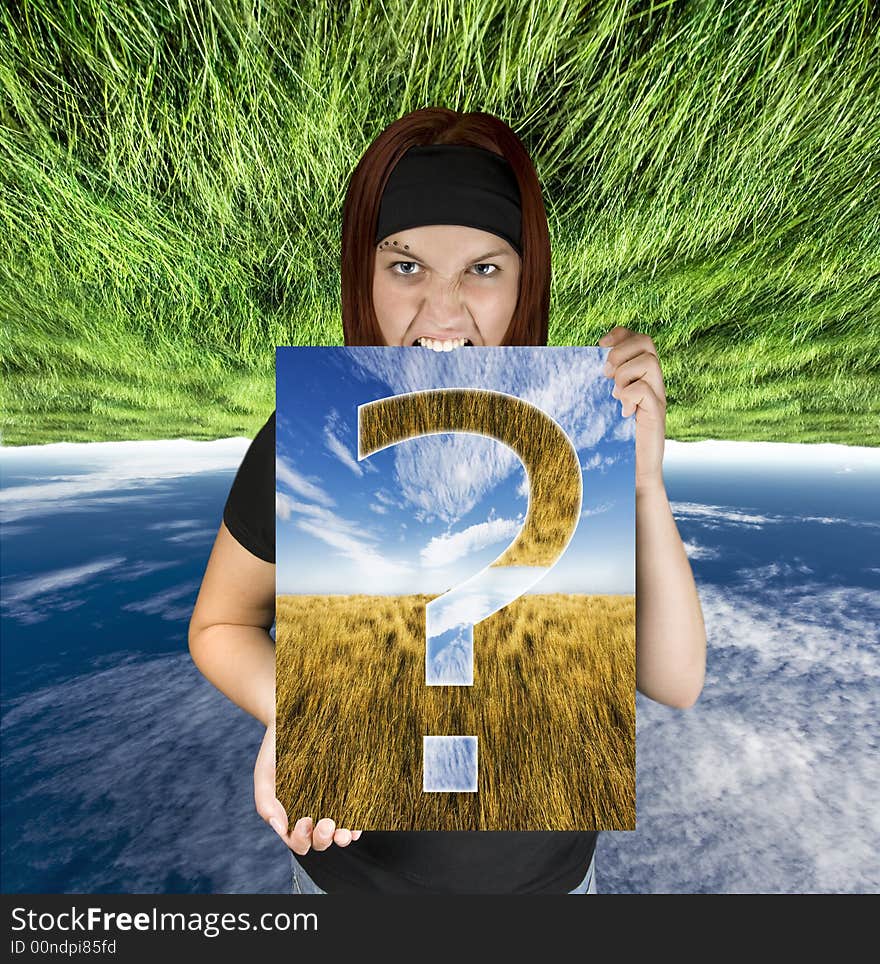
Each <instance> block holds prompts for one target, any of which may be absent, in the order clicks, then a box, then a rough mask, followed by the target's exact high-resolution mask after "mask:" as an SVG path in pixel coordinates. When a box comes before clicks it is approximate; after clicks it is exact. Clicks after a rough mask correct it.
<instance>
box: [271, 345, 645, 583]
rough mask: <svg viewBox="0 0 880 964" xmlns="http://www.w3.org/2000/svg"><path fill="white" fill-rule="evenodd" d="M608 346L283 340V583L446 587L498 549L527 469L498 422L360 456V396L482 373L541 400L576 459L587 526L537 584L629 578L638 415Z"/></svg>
mask: <svg viewBox="0 0 880 964" xmlns="http://www.w3.org/2000/svg"><path fill="white" fill-rule="evenodd" d="M607 354H608V349H604V348H595V347H570V348H551V347H544V346H541V347H535V348H530V347H522V346H515V347H513V346H512V347H489V348H465V349H459V350H457V351H452V352H433V351H429V350H427V349H423V348H411V347H351V348H338V347H335V348H334V347H326V348H315V347H308V348H307V347H298V346H289V347H287V346H285V347H281V346H279V348H278V349H277V355H276V373H277V386H276V411H277V414H276V440H277V459H276V564H277V569H276V573H277V588H278V592H280V593H346V594H347V593H359V592H363V593H378V594H389V595H398V594H405V593H417V592H423V593H439V592H444V591H446V590H447V589H449V588H450V587H452V586H454V585H457V584H459V583H461V582H463V581H464V580H466V579H468V578H469V577H471V576H473V575H474V574H475V573H477V572H479V571H480V570H481V569H483V568H484V567H486V566H487V565H489V564H490V563H491V562H492V561H493V560H494V559H496V558H497V557H498V556H499V555H500V554H501V553H502V552H503V551H504V549H505V547H506V546H508V545H509V544H510V543H511V542H512V541H513V539H514V537H515V535H516V533H517V532H518V531H519V529H520V528H521V527H522V524H523V521H524V519H525V514H526V511H527V508H528V492H527V488H526V486H527V480H526V474H525V470H524V468H523V466H522V463H521V462H520V460H519V458H518V457H517V455H516V454H515V453H514V452H513V451H512V450H511V449H509V448H508V447H507V446H506V445H504V444H503V443H501V442H498V441H497V440H495V439H493V438H489V437H487V436H480V435H475V434H470V433H462V432H455V433H438V434H434V435H428V436H423V437H419V438H413V439H409V440H407V441H405V442H401V443H398V444H397V445H394V446H390V447H389V448H387V449H384V450H382V451H380V452H376V453H374V454H373V455H371V456H368V457H367V458H364V459H362V460H360V461H358V458H357V451H358V446H357V409H358V406H359V405H362V404H364V403H366V402H370V401H374V400H376V399H379V398H385V397H388V396H390V395H397V394H401V393H404V392H413V391H423V390H426V389H431V388H454V387H455V388H484V389H490V390H493V391H500V392H506V393H508V394H511V395H516V396H517V397H519V398H522V399H524V400H525V401H528V402H531V403H532V404H533V405H536V406H538V407H539V408H540V409H542V410H543V411H544V412H546V413H547V414H548V415H550V416H551V417H552V418H554V419H555V420H556V421H557V422H558V423H559V425H560V426H561V427H562V428H563V430H564V431H565V432H566V434H567V435H568V436H569V438H570V439H571V441H572V444H573V445H574V447H575V449H576V450H577V453H578V458H579V461H580V464H581V468H582V472H583V506H582V513H581V518H580V520H579V523H578V527H577V529H576V530H575V533H574V535H573V536H572V539H571V541H570V543H569V545H568V547H567V548H566V550H565V552H564V553H563V554H562V556H561V557H560V559H559V560H558V561H557V563H556V565H555V566H554V567H553V568H552V569H551V570H550V571H549V573H548V574H547V575H545V576H544V577H543V578H541V579H540V581H539V582H537V583H536V584H535V585H534V586H532V587H531V589H530V590H529V591H531V592H582V593H627V594H630V593H633V592H634V591H635V493H634V475H635V439H634V430H635V419H634V417H632V416H630V417H628V418H623V417H622V416H621V414H620V403H619V402H618V401H617V400H616V399H614V398H613V397H612V395H611V389H612V387H613V382H612V381H611V380H610V379H608V378H606V377H605V376H604V375H603V374H602V366H603V364H604V360H605V357H606V356H607Z"/></svg>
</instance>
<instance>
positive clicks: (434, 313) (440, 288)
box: [422, 277, 465, 327]
mask: <svg viewBox="0 0 880 964" xmlns="http://www.w3.org/2000/svg"><path fill="white" fill-rule="evenodd" d="M422 314H423V317H424V318H425V320H429V321H433V322H436V323H438V324H439V325H444V326H447V327H452V326H453V325H455V324H456V323H458V322H459V321H461V320H462V319H463V318H464V316H465V306H464V297H463V294H462V291H461V285H460V284H459V283H458V282H457V281H455V280H450V279H448V278H441V277H437V278H435V279H433V281H432V283H431V285H430V286H429V288H428V291H427V292H426V294H425V301H424V304H423V305H422Z"/></svg>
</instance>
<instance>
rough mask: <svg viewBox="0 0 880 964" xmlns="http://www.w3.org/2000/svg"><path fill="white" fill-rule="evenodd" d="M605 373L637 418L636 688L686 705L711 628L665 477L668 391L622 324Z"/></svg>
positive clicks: (694, 693)
mask: <svg viewBox="0 0 880 964" xmlns="http://www.w3.org/2000/svg"><path fill="white" fill-rule="evenodd" d="M599 344H600V345H602V346H608V345H612V346H613V347H612V348H611V351H609V353H608V358H607V364H606V367H605V375H606V376H608V377H613V378H614V383H615V384H614V389H613V391H612V393H611V394H612V395H613V396H614V397H615V398H617V399H620V402H621V414H622V415H624V416H629V415H632V414H633V412H635V421H636V471H635V480H636V687H637V688H638V690H639V691H640V692H641V693H644V695H645V696H647V697H649V698H650V699H652V700H656V701H657V702H658V703H665V704H666V705H667V706H676V707H678V708H679V709H687V708H688V707H690V706H693V704H694V703H695V702H696V701H697V698H698V697H699V695H700V692H701V691H702V689H703V681H704V678H705V672H706V627H705V625H704V622H703V612H702V609H701V607H700V599H699V596H698V595H697V587H696V584H695V583H694V576H693V573H692V571H691V566H690V562H689V560H688V557H687V553H686V552H685V551H684V545H683V544H682V541H681V536H680V535H679V534H678V529H677V528H676V525H675V519H673V517H672V509H671V508H670V506H669V499H668V498H667V496H666V486H665V483H664V481H663V444H664V440H665V436H666V391H665V389H664V386H663V375H662V373H661V371H660V362H659V360H658V358H657V350H656V348H655V347H654V343H653V342H652V341H651V339H650V338H649V337H648V336H647V335H641V334H637V333H634V332H631V331H630V330H629V329H627V328H623V327H616V328H614V329H612V330H611V331H610V332H608V334H606V335H603V337H602V338H600V339H599Z"/></svg>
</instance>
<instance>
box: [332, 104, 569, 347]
mask: <svg viewBox="0 0 880 964" xmlns="http://www.w3.org/2000/svg"><path fill="white" fill-rule="evenodd" d="M427 144H467V145H470V146H472V147H482V148H485V149H486V150H490V151H494V152H495V153H496V154H501V155H502V157H505V158H506V159H507V161H508V163H509V164H510V166H511V168H512V170H513V173H514V174H515V176H516V180H517V183H518V184H519V191H520V201H521V205H522V235H521V237H522V241H521V247H522V267H521V271H520V282H519V297H518V300H517V304H516V308H515V309H514V312H513V317H512V318H511V320H510V324H509V325H508V328H507V332H506V333H505V336H504V341H503V342H502V344H504V345H546V344H547V329H548V320H549V315H550V232H549V229H548V227H547V212H546V211H545V210H544V200H543V198H542V196H541V186H540V184H539V182H538V175H537V173H536V171H535V167H534V165H533V164H532V159H531V158H530V157H529V154H528V152H527V151H526V149H525V147H524V146H523V144H522V142H521V141H520V139H519V138H518V137H517V135H516V134H515V133H514V132H513V130H511V128H510V127H508V126H507V124H505V123H504V121H502V120H501V119H500V118H498V117H495V116H494V115H493V114H485V113H482V112H479V111H472V112H470V113H459V112H457V111H454V110H449V109H448V108H445V107H425V108H423V109H421V110H415V111H412V112H411V113H409V114H406V115H405V116H404V117H401V118H398V120H396V121H394V122H393V123H392V124H390V125H389V126H388V127H386V128H385V130H384V131H382V133H381V134H380V135H379V136H378V137H377V138H376V139H375V140H374V141H373V143H372V144H370V146H369V147H368V148H367V150H366V151H365V153H364V155H363V157H362V158H361V159H360V162H359V163H358V165H357V167H356V168H355V169H354V172H353V173H352V176H351V181H350V182H349V185H348V191H347V192H346V195H345V204H344V206H343V209H342V251H341V256H342V265H341V274H342V330H343V333H344V336H345V344H346V345H382V344H384V338H383V336H382V332H381V331H380V329H379V322H378V319H377V318H376V312H375V310H374V308H373V267H374V258H375V250H376V245H375V231H376V222H377V221H378V219H379V202H380V201H381V198H382V192H383V191H384V190H385V183H386V181H387V180H388V175H389V174H390V173H391V171H392V170H393V169H394V166H395V164H397V162H398V161H399V160H400V158H401V157H402V156H403V155H404V154H405V153H406V151H408V150H409V149H410V148H411V147H414V146H417V145H419V146H421V145H427Z"/></svg>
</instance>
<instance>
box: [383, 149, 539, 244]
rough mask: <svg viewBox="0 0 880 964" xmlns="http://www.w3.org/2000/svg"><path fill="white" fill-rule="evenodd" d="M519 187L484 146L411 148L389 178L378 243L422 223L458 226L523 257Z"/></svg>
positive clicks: (497, 156)
mask: <svg viewBox="0 0 880 964" xmlns="http://www.w3.org/2000/svg"><path fill="white" fill-rule="evenodd" d="M520 222H521V207H520V193H519V186H518V184H517V182H516V176H515V175H514V173H513V170H512V168H511V167H510V164H509V163H508V162H507V159H506V158H504V157H501V155H500V154H495V153H493V152H492V151H487V150H485V149H484V148H482V147H470V146H469V145H465V144H429V145H426V146H422V147H411V148H410V149H409V150H408V151H407V152H406V153H405V154H404V155H403V157H401V158H400V160H399V161H398V162H397V164H396V165H395V166H394V168H393V170H392V171H391V174H390V175H389V176H388V182H387V184H386V185H385V190H384V191H383V192H382V201H381V203H380V206H379V219H378V222H377V224H376V244H378V243H379V242H380V241H381V240H382V239H383V238H387V237H388V235H389V234H394V233H395V232H396V231H405V230H406V229H407V228H418V227H421V226H422V225H424V224H462V225H464V226H465V227H469V228H479V229H480V230H481V231H489V232H490V233H491V234H497V235H498V236H499V237H502V238H504V239H505V241H508V242H510V244H511V245H512V246H513V247H514V249H515V250H516V252H517V254H520V255H521V254H522V242H521V235H520V230H521V226H520Z"/></svg>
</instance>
